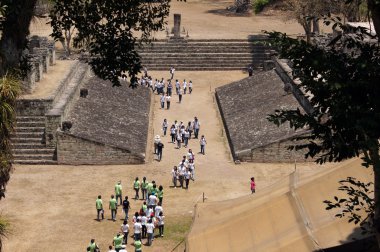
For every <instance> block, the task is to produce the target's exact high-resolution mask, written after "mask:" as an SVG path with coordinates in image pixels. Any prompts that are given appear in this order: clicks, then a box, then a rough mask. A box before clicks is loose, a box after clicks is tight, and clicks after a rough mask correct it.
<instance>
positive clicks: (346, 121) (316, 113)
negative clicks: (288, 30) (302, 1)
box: [268, 21, 380, 166]
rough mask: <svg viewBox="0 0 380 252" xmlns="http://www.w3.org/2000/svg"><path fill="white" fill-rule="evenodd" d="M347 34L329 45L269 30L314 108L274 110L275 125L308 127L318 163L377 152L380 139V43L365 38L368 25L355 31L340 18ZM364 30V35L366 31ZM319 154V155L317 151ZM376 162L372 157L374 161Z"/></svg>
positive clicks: (309, 143)
mask: <svg viewBox="0 0 380 252" xmlns="http://www.w3.org/2000/svg"><path fill="white" fill-rule="evenodd" d="M335 23H336V24H337V25H338V26H339V27H340V28H341V29H343V34H344V35H343V36H339V37H337V38H336V39H335V40H333V41H332V42H331V43H330V44H329V45H328V46H318V45H311V44H308V43H306V42H305V41H298V40H296V39H292V38H289V37H287V36H286V34H282V33H278V32H272V33H269V36H270V38H271V39H272V40H273V42H274V44H275V45H277V47H278V48H279V52H280V56H281V57H283V58H287V59H289V60H290V61H291V63H292V68H293V78H294V79H295V80H299V81H300V82H299V84H298V88H300V89H302V90H303V91H304V93H305V94H306V96H307V97H308V99H309V101H310V103H311V105H312V106H313V108H314V110H313V111H312V112H311V113H308V114H304V113H301V111H300V110H298V109H296V110H276V112H275V114H273V115H270V116H269V118H268V119H269V120H270V121H272V122H274V123H275V124H277V125H279V124H283V123H285V122H290V125H291V127H292V128H294V129H299V128H309V129H310V130H311V131H312V132H311V134H310V135H307V136H302V137H300V138H299V140H301V139H302V140H307V141H306V142H307V143H306V144H303V145H299V146H297V147H296V149H303V148H307V149H308V152H307V157H308V156H311V157H315V156H317V159H316V161H317V162H319V163H323V162H326V161H329V162H331V161H342V160H344V159H347V158H351V157H355V156H358V155H359V153H360V152H364V154H366V157H367V158H366V159H365V161H366V162H365V165H367V166H368V165H371V160H370V158H368V155H367V153H368V151H369V150H378V148H379V142H378V139H379V137H380V99H379V97H380V58H379V57H380V56H379V45H378V44H377V43H372V42H370V41H369V40H368V37H366V35H365V34H366V31H365V30H364V28H357V29H353V30H352V29H351V32H350V33H349V32H348V31H349V30H348V28H347V27H346V26H344V25H342V24H341V23H339V22H338V21H337V22H335ZM363 32H364V33H363ZM318 154H319V155H318ZM372 161H373V160H372Z"/></svg>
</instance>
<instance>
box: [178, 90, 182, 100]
mask: <svg viewBox="0 0 380 252" xmlns="http://www.w3.org/2000/svg"><path fill="white" fill-rule="evenodd" d="M178 102H179V103H181V102H182V89H181V88H180V89H178Z"/></svg>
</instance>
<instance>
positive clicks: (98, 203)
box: [95, 195, 104, 221]
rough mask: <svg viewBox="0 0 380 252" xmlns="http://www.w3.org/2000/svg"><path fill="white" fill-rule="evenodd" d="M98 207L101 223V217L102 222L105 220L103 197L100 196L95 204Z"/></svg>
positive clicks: (98, 217) (98, 216) (98, 218)
mask: <svg viewBox="0 0 380 252" xmlns="http://www.w3.org/2000/svg"><path fill="white" fill-rule="evenodd" d="M95 205H96V211H97V213H98V215H97V218H96V219H97V220H98V221H100V215H102V220H104V209H103V201H102V196H101V195H99V196H98V198H97V199H96V202H95Z"/></svg>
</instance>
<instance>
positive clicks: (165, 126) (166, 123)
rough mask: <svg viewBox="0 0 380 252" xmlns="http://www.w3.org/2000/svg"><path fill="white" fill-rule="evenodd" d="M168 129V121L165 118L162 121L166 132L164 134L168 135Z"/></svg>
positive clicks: (163, 129)
mask: <svg viewBox="0 0 380 252" xmlns="http://www.w3.org/2000/svg"><path fill="white" fill-rule="evenodd" d="M167 129H168V121H167V120H166V119H164V121H163V122H162V131H163V132H164V136H166V131H167Z"/></svg>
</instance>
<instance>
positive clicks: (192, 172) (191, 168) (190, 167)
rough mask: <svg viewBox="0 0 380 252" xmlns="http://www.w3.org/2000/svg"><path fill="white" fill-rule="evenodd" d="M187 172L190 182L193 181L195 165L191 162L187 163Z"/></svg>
mask: <svg viewBox="0 0 380 252" xmlns="http://www.w3.org/2000/svg"><path fill="white" fill-rule="evenodd" d="M189 171H190V172H191V180H192V181H194V180H195V165H194V162H193V160H190V161H189Z"/></svg>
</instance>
